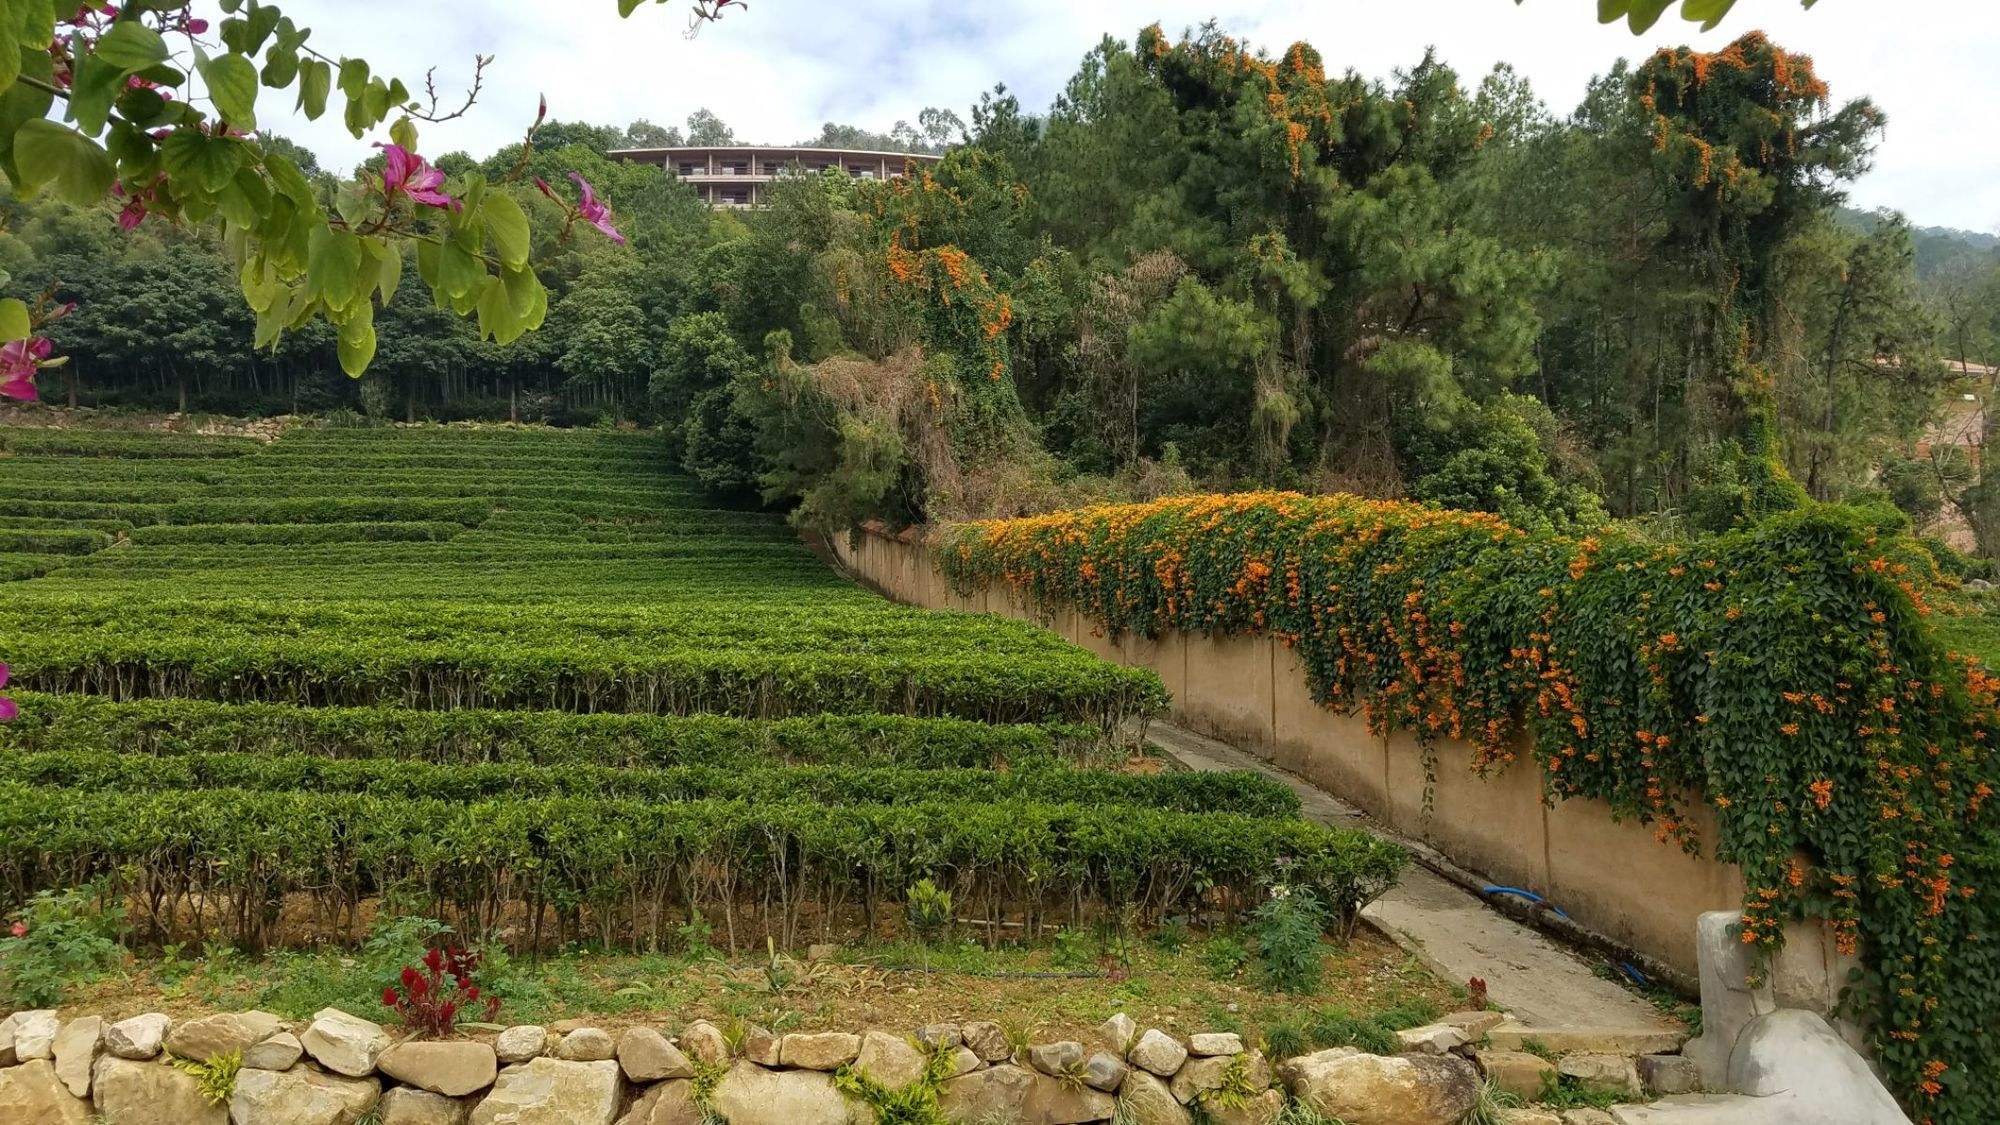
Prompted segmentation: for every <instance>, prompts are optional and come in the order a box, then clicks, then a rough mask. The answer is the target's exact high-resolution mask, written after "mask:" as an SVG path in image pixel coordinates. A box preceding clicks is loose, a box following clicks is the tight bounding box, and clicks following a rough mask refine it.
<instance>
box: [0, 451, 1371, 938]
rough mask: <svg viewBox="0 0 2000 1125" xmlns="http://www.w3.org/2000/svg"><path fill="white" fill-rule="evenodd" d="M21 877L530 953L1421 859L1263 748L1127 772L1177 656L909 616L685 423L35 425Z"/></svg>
mask: <svg viewBox="0 0 2000 1125" xmlns="http://www.w3.org/2000/svg"><path fill="white" fill-rule="evenodd" d="M0 450H4V452H0V578H4V579H6V580H7V581H6V582H5V584H4V585H0V659H4V660H6V661H7V662H9V663H10V664H11V665H12V668H13V673H14V687H15V688H18V689H20V690H19V691H18V692H17V693H16V694H17V698H18V699H19V700H20V703H21V707H22V716H21V718H20V719H19V720H18V721H16V722H14V723H11V724H6V725H5V726H0V750H4V751H5V753H4V754H0V898H3V899H5V900H6V901H5V902H0V906H7V907H11V906H13V905H15V904H17V903H18V902H19V901H21V900H22V899H24V898H25V897H26V896H28V895H30V894H32V893H34V892H35V891H37V890H41V889H46V888H55V887H67V886H74V885H78V884H80V883H83V882H86V881H89V880H93V879H104V880H110V881H111V885H113V886H114V887H115V888H116V889H118V890H120V891H122V892H124V895H125V897H126V898H127V900H128V901H129V902H130V903H131V904H132V913H133V918H132V921H133V922H134V924H135V926H136V929H137V932H138V933H140V934H141V935H144V936H145V937H146V938H148V939H150V940H153V941H157V942H161V943H167V942H186V941H209V940H216V941H226V942H229V943H232V944H234V945H236V946H238V947H240V948H246V949H250V948H262V947H269V946H273V945H290V944H303V943H308V942H319V941H325V940H333V941H345V940H352V939H353V938H355V937H356V936H358V934H359V933H361V932H362V931H363V930H364V929H365V928H366V925H367V924H368V919H369V918H371V917H373V916H374V915H375V914H376V913H377V912H378V911H379V910H380V909H381V908H383V907H385V906H386V907H387V908H389V909H394V910H407V911H409V912H412V913H417V912H421V913H423V914H426V915H428V916H431V917H439V918H443V919H446V920H448V921H450V922H451V923H453V924H454V925H456V926H458V927H459V928H460V929H461V930H462V931H464V932H467V933H469V934H472V935H475V936H479V937H498V938H500V939H502V940H505V941H507V942H508V943H510V944H512V945H514V946H515V947H517V948H538V949H539V948H550V947H554V946H556V945H559V944H561V943H564V942H571V941H587V942H591V943H595V944H600V945H603V946H606V947H612V948H651V947H654V946H657V945H659V944H662V943H663V942H664V941H665V940H666V935H669V934H671V933H673V932H674V931H675V927H677V926H680V925H683V924H686V923H689V922H690V921H692V920H695V919H696V918H697V916H699V917H700V918H701V919H704V920H705V921H706V923H707V924H713V925H714V926H715V928H716V931H717V933H718V936H721V935H725V934H726V936H727V937H728V939H729V941H730V942H731V944H732V945H737V946H742V945H746V944H754V945H756V946H760V947H761V946H762V944H763V942H764V939H765V937H766V936H769V937H771V938H774V939H775V940H776V941H777V942H778V943H779V944H780V945H786V946H789V945H791V944H793V943H795V942H797V941H800V940H808V939H812V940H817V939H818V938H820V937H822V936H837V937H840V938H842V939H843V940H845V939H851V938H856V937H863V936H868V935H886V934H889V933H892V932H893V931H894V929H895V928H896V925H897V920H898V919H899V918H901V917H902V915H903V899H904V896H905V894H906V891H907V890H908V888H909V887H911V886H912V885H913V884H915V883H917V882H918V881H919V880H923V879H930V880H932V881H934V882H935V883H936V884H937V885H938V886H940V887H943V888H945V889H946V890H948V891H949V892H950V893H951V894H952V895H953V896H954V900H955V902H956V904H957V905H956V912H957V913H958V914H959V915H960V916H961V917H967V918H970V919H972V920H974V921H975V922H983V923H985V924H986V926H987V932H989V933H993V932H999V927H1000V926H1002V925H1005V926H1007V927H1009V928H1010V931H1011V932H1016V933H1020V932H1026V933H1034V932H1038V931H1039V930H1040V928H1041V927H1042V926H1044V925H1062V924H1071V923H1075V922H1080V921H1085V920H1089V919H1099V918H1116V919H1121V920H1136V921H1137V922H1139V923H1141V924H1143V923H1145V922H1148V921H1151V920H1154V919H1158V918H1161V917H1164V916H1169V915H1172V916H1176V917H1192V918H1196V919H1202V918H1221V917H1227V916H1231V915H1235V914H1239V913H1241V912H1243V911H1245V910H1247V909H1248V908H1249V907H1250V906H1252V905H1254V902H1255V899H1256V893H1257V891H1258V889H1259V887H1260V886H1261V884H1262V883H1263V882H1264V881H1265V880H1267V879H1268V878H1269V877H1270V876H1271V874H1272V872H1273V871H1275V870H1278V869H1280V868H1281V867H1282V868H1284V869H1285V870H1287V871H1290V872H1293V873H1294V874H1293V875H1292V876H1291V877H1292V878H1293V879H1295V880H1298V881H1304V882H1310V883H1312V884H1315V885H1317V886H1319V887H1320V888H1321V889H1322V890H1323V891H1324V892H1325V894H1326V895H1327V896H1328V897H1329V898H1330V899H1331V900H1332V901H1333V902H1335V903H1336V904H1338V905H1340V906H1342V907H1344V908H1349V909H1351V908H1354V907H1356V906H1358V904H1359V903H1360V902H1362V901H1365V899H1366V898H1368V897H1371V896H1372V895H1373V894H1374V893H1376V892H1377V891H1379V890H1380V889H1381V888H1382V887H1383V886H1385V885H1386V884H1387V882H1388V881H1389V880H1391V879H1392V878H1393V874H1394V871H1395V869H1396V866H1397V864H1398V862H1399V861H1400V856H1399V854H1397V853H1396V852H1395V851H1394V850H1393V849H1391V848H1389V847H1387V846H1385V845H1382V844H1379V843H1375V842H1372V841H1370V840H1368V839H1366V838H1364V837H1359V836H1355V835H1351V834H1347V833H1342V832H1337V831H1333V830H1329V829H1326V828H1322V827H1320V826H1317V825H1314V824H1311V823H1309V822H1307V821H1305V820H1303V819H1301V818H1300V817H1299V815H1298V811H1297V804H1296V800H1295V798H1293V797H1292V796H1291V794H1290V793H1289V792H1288V791H1286V790H1284V789H1283V788H1282V787H1279V786H1276V785H1274V784H1272V783H1269V782H1266V781H1262V780H1260V779H1258V778H1256V777H1254V776H1251V775H1235V774H1209V775H1199V774H1187V773H1171V772H1167V773H1159V772H1150V771H1136V770H1128V769H1123V768H1114V767H1121V766H1123V765H1124V754H1123V753H1122V751H1118V750H1115V749H1114V747H1113V740H1114V735H1115V732H1116V731H1117V730H1118V728H1119V727H1120V725H1121V724H1124V723H1126V722H1127V721H1128V720H1132V719H1136V718H1142V717H1144V716H1147V715H1149V714H1151V713H1154V712H1155V711H1157V710H1158V709H1159V708H1160V707H1161V706H1162V704H1163V702H1164V692H1163V690H1162V688H1161V686H1160V684H1159V682H1158V681H1157V679H1155V678H1154V677H1153V676H1152V675H1151V673H1148V672H1141V671H1134V670H1130V669H1125V668H1121V667H1118V666H1115V665H1112V664H1109V663H1106V662H1103V661H1101V660H1098V659H1097V658H1095V657H1093V656H1091V655H1090V654H1088V653H1086V652H1084V651H1082V650H1080V649H1078V648H1075V647H1073V646H1071V645H1069V644H1067V643H1066V642H1064V641H1062V640H1061V639H1060V638H1058V637H1056V636H1055V635H1053V634H1051V633H1047V632H1044V631H1041V630H1037V629H1034V628H1031V627H1028V626H1024V625H1021V624H1018V623H1013V622H1008V621H1004V620H999V619H995V618H988V617H984V616H976V615H959V614H944V613H934V612H927V611H920V610H913V609H907V608H902V607H898V606H895V605H892V604H890V603H888V602H886V601H883V600H882V599H880V598H878V597H876V596H875V595H873V594H872V593H869V592H867V591H865V590H863V589H860V588H858V587H856V586H854V585H852V584H850V583H849V582H847V581H846V580H845V579H843V578H842V577H841V576H839V575H837V574H836V573H834V572H833V571H832V570H830V569H829V568H828V567H827V566H826V565H825V564H823V563H822V562H821V561H820V559H819V558H817V557H816V556H815V555H814V554H813V553H812V552H810V551H809V550H807V548H806V547H805V546H803V545H802V544H801V543H800V541H799V539H798V538H797V536H796V535H795V534H794V533H793V532H792V531H791V530H790V529H789V528H788V527H787V526H786V525H785V523H784V521H783V519H782V518H781V517H779V516H776V515H771V514H765V513H756V512H744V511H734V510H724V509H720V508H717V507H715V506H714V505H713V503H712V502H711V501H709V500H707V499H705V498H704V497H703V495H702V494H701V493H700V491H699V490H698V489H697V488H696V487H695V485H694V484H693V483H692V482H690V481H688V480H686V479H684V478H682V477H679V476H676V475H675V474H673V473H672V472H671V471H669V470H668V469H667V468H666V467H665V463H666V462H665V457H664V455H663V454H662V452H661V451H660V449H659V447H658V439H657V437H655V436H651V435H643V434H636V433H620V432H605V431H593V432H561V431H552V430H522V429H500V428H483V429H475V428H461V427H436V426H433V427H422V428H415V427H411V428H402V427H399V428H337V427H310V428H307V427H295V428H293V429H290V430H287V431H286V432H285V433H284V434H283V435H282V436H281V437H279V438H277V439H276V440H274V441H270V442H263V441H258V440H252V439H247V438H232V437H201V436H195V435H190V434H180V433H164V432H151V431H112V430H77V429H72V430H53V429H7V430H0Z"/></svg>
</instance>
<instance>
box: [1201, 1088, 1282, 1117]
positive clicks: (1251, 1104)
mask: <svg viewBox="0 0 2000 1125" xmlns="http://www.w3.org/2000/svg"><path fill="white" fill-rule="evenodd" d="M1201 1108H1202V1112H1204V1113H1206V1114H1207V1115H1208V1120H1209V1121H1211V1122H1213V1125H1273V1123H1274V1122H1276V1121H1277V1120H1278V1118H1279V1117H1280V1116H1281V1115H1282V1114H1283V1113H1284V1112H1285V1093H1284V1091H1282V1090H1265V1091H1263V1092H1262V1093H1259V1094H1254V1095H1252V1096H1250V1097H1246V1098H1244V1099H1243V1100H1241V1101H1237V1100H1235V1099H1230V1100H1229V1101H1226V1102H1225V1101H1221V1100H1219V1099H1210V1098H1203V1099H1202V1102H1201Z"/></svg>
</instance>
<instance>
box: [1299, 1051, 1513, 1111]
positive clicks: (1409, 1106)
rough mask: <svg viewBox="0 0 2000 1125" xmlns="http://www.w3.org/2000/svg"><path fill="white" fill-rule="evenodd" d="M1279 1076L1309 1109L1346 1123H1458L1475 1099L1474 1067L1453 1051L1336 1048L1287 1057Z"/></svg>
mask: <svg viewBox="0 0 2000 1125" xmlns="http://www.w3.org/2000/svg"><path fill="white" fill-rule="evenodd" d="M1278 1077H1279V1078H1281V1079H1282V1080H1283V1081H1284V1083H1285V1088H1286V1089H1288V1090H1290V1091H1291V1092H1292V1096H1293V1097H1294V1098H1297V1099H1298V1100H1299V1101H1300V1102H1303V1103H1304V1104H1305V1105H1306V1106H1307V1107H1308V1108H1310V1109H1314V1110H1317V1111H1318V1112H1320V1113H1322V1114H1325V1115H1326V1116H1328V1117H1336V1118H1339V1119H1340V1120H1341V1121H1343V1122H1346V1125H1457V1122H1458V1121H1459V1119H1460V1118H1463V1117H1464V1116H1465V1115H1466V1114H1467V1113H1469V1112H1470V1111H1471V1110H1472V1107H1473V1106H1474V1105H1475V1104H1477V1103H1478V1101H1479V1072H1478V1071H1476V1070H1474V1069H1473V1067H1472V1064H1471V1063H1469V1062H1466V1061H1465V1060H1464V1059H1461V1058H1458V1057H1456V1056H1440V1055H1401V1056H1397V1057H1394V1058H1383V1057H1382V1056H1379V1055H1371V1054H1367V1053H1365V1052H1363V1051H1357V1050H1355V1049H1354V1048H1352V1047H1335V1048H1333V1049H1331V1050H1326V1051H1318V1052H1315V1053H1313V1054H1310V1055H1300V1056H1299V1057H1297V1058H1293V1059H1286V1060H1285V1061H1284V1062H1282V1063H1280V1064H1278Z"/></svg>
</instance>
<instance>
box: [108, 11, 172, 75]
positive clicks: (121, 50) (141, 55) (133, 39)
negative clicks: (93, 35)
mask: <svg viewBox="0 0 2000 1125" xmlns="http://www.w3.org/2000/svg"><path fill="white" fill-rule="evenodd" d="M95 54H96V55H97V57H98V58H99V59H101V60H102V61H104V62H107V63H110V64H111V65H112V66H115V67H117V68H118V69H120V70H125V71H134V70H144V69H146V68H147V67H149V66H152V65H153V64H155V63H163V62H166V61H167V41H166V40H164V39H162V38H160V33H159V32H157V31H154V30H153V29H152V28H150V27H147V26H146V25H145V24H143V23H140V22H139V21H138V20H136V19H123V20H119V21H118V22H117V23H114V24H112V25H111V30H109V31H107V32H105V33H104V35H103V36H102V37H101V38H99V39H98V40H97V50H96V52H95Z"/></svg>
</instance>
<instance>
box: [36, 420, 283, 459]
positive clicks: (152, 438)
mask: <svg viewBox="0 0 2000 1125" xmlns="http://www.w3.org/2000/svg"><path fill="white" fill-rule="evenodd" d="M263 448H264V443H262V442H259V441H256V440H254V439H252V438H240V437H202V436H199V435H196V434H175V433H153V432H147V431H141V430H58V429H37V428H32V427H30V428H14V429H0V449H5V450H7V451H8V452H10V453H22V454H34V455H40V456H49V455H60V456H64V457H117V458H120V459H126V458H133V457H242V456H245V455H247V454H251V453H255V452H257V451H258V450H260V449H263Z"/></svg>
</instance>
